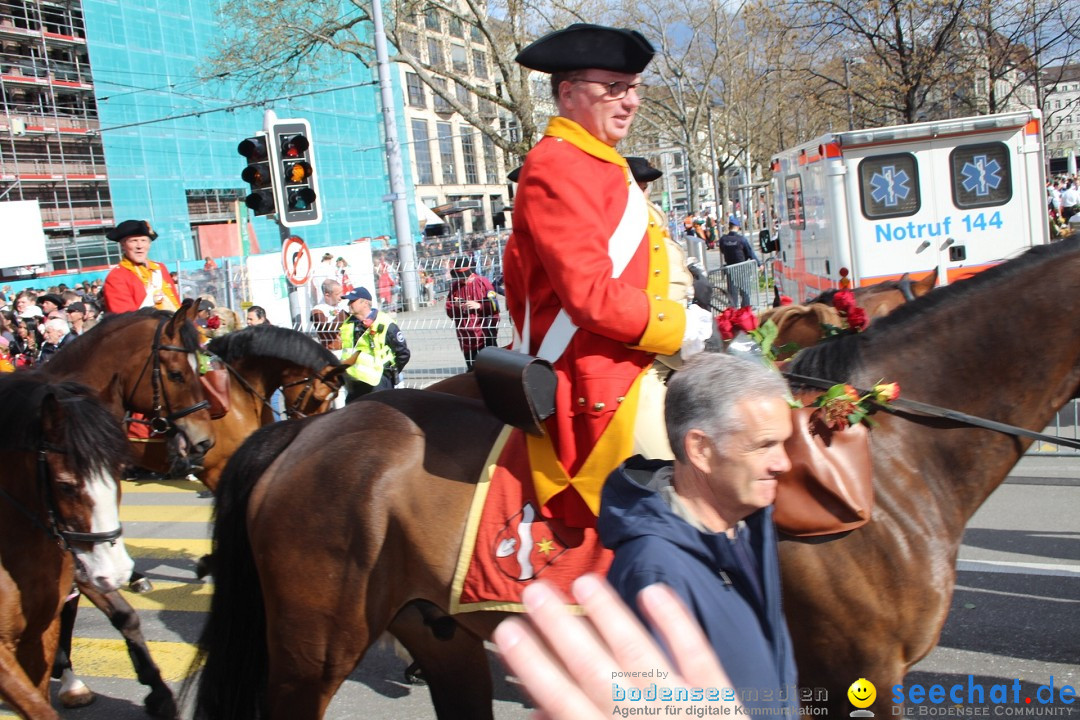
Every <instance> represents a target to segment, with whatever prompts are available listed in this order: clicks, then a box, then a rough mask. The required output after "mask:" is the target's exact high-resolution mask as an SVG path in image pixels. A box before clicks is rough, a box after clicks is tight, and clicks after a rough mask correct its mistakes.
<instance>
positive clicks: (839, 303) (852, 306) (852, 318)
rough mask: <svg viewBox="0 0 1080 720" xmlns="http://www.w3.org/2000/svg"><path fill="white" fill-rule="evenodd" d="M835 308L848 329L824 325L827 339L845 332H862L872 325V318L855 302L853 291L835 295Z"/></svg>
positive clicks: (840, 292) (839, 291)
mask: <svg viewBox="0 0 1080 720" xmlns="http://www.w3.org/2000/svg"><path fill="white" fill-rule="evenodd" d="M832 304H833V307H834V308H836V312H838V313H840V318H841V319H842V320H843V322H844V324H845V326H846V327H842V328H838V327H835V326H833V325H829V324H828V323H822V329H823V330H824V332H825V337H831V336H833V335H840V334H842V333H843V332H844V331H845V330H847V331H850V332H862V331H863V330H865V329H866V326H867V325H869V324H870V316H868V315H867V314H866V311H865V310H863V309H862V308H861V307H859V304H858V303H857V302H856V301H855V293H853V292H852V291H851V290H838V291H837V292H836V294H834V295H833V299H832Z"/></svg>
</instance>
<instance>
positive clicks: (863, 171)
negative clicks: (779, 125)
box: [772, 110, 1049, 302]
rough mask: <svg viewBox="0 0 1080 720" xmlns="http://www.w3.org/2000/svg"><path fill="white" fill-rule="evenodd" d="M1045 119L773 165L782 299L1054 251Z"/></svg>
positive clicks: (1011, 117) (818, 153)
mask: <svg viewBox="0 0 1080 720" xmlns="http://www.w3.org/2000/svg"><path fill="white" fill-rule="evenodd" d="M1041 125H1042V123H1041V114H1040V112H1039V111H1038V110H1025V111H1023V112H1012V113H1003V114H1000V115H982V116H979V117H970V118H958V119H952V120H937V121H932V122H922V123H916V124H912V125H897V126H894V127H884V128H876V129H871V130H855V131H851V132H835V133H829V134H827V135H823V136H821V137H819V138H817V139H816V140H813V141H811V142H807V143H804V144H802V145H799V146H798V147H795V148H793V149H791V150H786V151H784V152H781V153H780V154H778V155H776V156H774V157H773V159H772V173H773V184H774V187H773V192H774V195H773V197H774V198H775V205H776V208H775V210H776V215H775V218H776V220H777V221H778V223H779V237H778V243H777V245H778V247H775V248H774V249H775V250H776V251H777V254H776V260H775V262H774V269H775V278H776V282H777V285H778V287H779V289H780V292H781V293H782V294H784V295H788V296H790V297H791V298H793V299H794V300H795V301H796V302H804V301H806V300H807V299H810V298H811V297H813V296H815V295H818V294H820V293H821V292H824V291H825V290H828V289H830V288H836V287H847V286H849V285H850V286H851V287H860V286H864V285H869V284H873V283H877V282H882V281H885V280H892V279H897V278H899V277H900V276H902V275H903V274H904V273H911V275H912V277H913V278H914V279H919V278H921V277H923V276H925V275H926V274H927V273H929V272H930V271H932V270H933V269H934V268H937V270H938V278H939V279H938V282H939V283H940V284H948V283H950V282H955V281H956V280H959V279H962V278H965V277H969V276H970V275H972V274H974V273H977V272H979V271H980V270H983V269H986V268H987V267H990V266H992V265H994V264H996V263H1000V262H1002V261H1003V260H1007V259H1009V258H1011V257H1014V256H1015V255H1017V254H1019V253H1021V252H1023V251H1024V250H1025V249H1026V248H1029V247H1031V246H1032V245H1038V244H1042V243H1046V242H1049V228H1048V222H1047V207H1046V188H1045V185H1046V182H1045V170H1044V167H1045V165H1044V159H1043V145H1042V128H1041Z"/></svg>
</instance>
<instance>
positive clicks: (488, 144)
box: [480, 135, 499, 185]
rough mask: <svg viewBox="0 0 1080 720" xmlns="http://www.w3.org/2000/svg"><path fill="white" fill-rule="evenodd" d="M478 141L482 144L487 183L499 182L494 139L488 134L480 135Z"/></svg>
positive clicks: (495, 183)
mask: <svg viewBox="0 0 1080 720" xmlns="http://www.w3.org/2000/svg"><path fill="white" fill-rule="evenodd" d="M480 141H481V142H482V143H483V144H484V176H485V177H486V179H487V184H488V185H497V184H498V183H499V168H498V163H497V162H496V156H495V141H494V140H492V139H491V137H490V136H489V135H481V136H480Z"/></svg>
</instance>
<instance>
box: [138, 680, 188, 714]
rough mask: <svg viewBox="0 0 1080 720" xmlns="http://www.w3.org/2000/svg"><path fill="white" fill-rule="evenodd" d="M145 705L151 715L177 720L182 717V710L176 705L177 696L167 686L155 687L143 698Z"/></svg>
mask: <svg viewBox="0 0 1080 720" xmlns="http://www.w3.org/2000/svg"><path fill="white" fill-rule="evenodd" d="M143 706H144V707H145V708H146V713H147V715H149V716H150V717H156V718H162V719H163V720H177V718H179V717H180V710H179V708H177V707H176V698H174V697H173V694H172V691H171V690H169V688H167V687H160V688H156V689H154V691H153V692H151V693H150V694H149V695H147V696H146V699H145V700H143Z"/></svg>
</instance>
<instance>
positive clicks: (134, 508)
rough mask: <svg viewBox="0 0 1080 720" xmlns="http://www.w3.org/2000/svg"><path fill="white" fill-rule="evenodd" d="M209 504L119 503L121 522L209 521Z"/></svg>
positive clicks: (211, 509)
mask: <svg viewBox="0 0 1080 720" xmlns="http://www.w3.org/2000/svg"><path fill="white" fill-rule="evenodd" d="M212 513H213V508H212V507H210V505H190V506H187V507H185V506H182V505H181V506H177V505H124V504H121V505H120V521H121V522H154V523H169V522H200V523H208V522H210V516H211V514H212Z"/></svg>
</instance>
